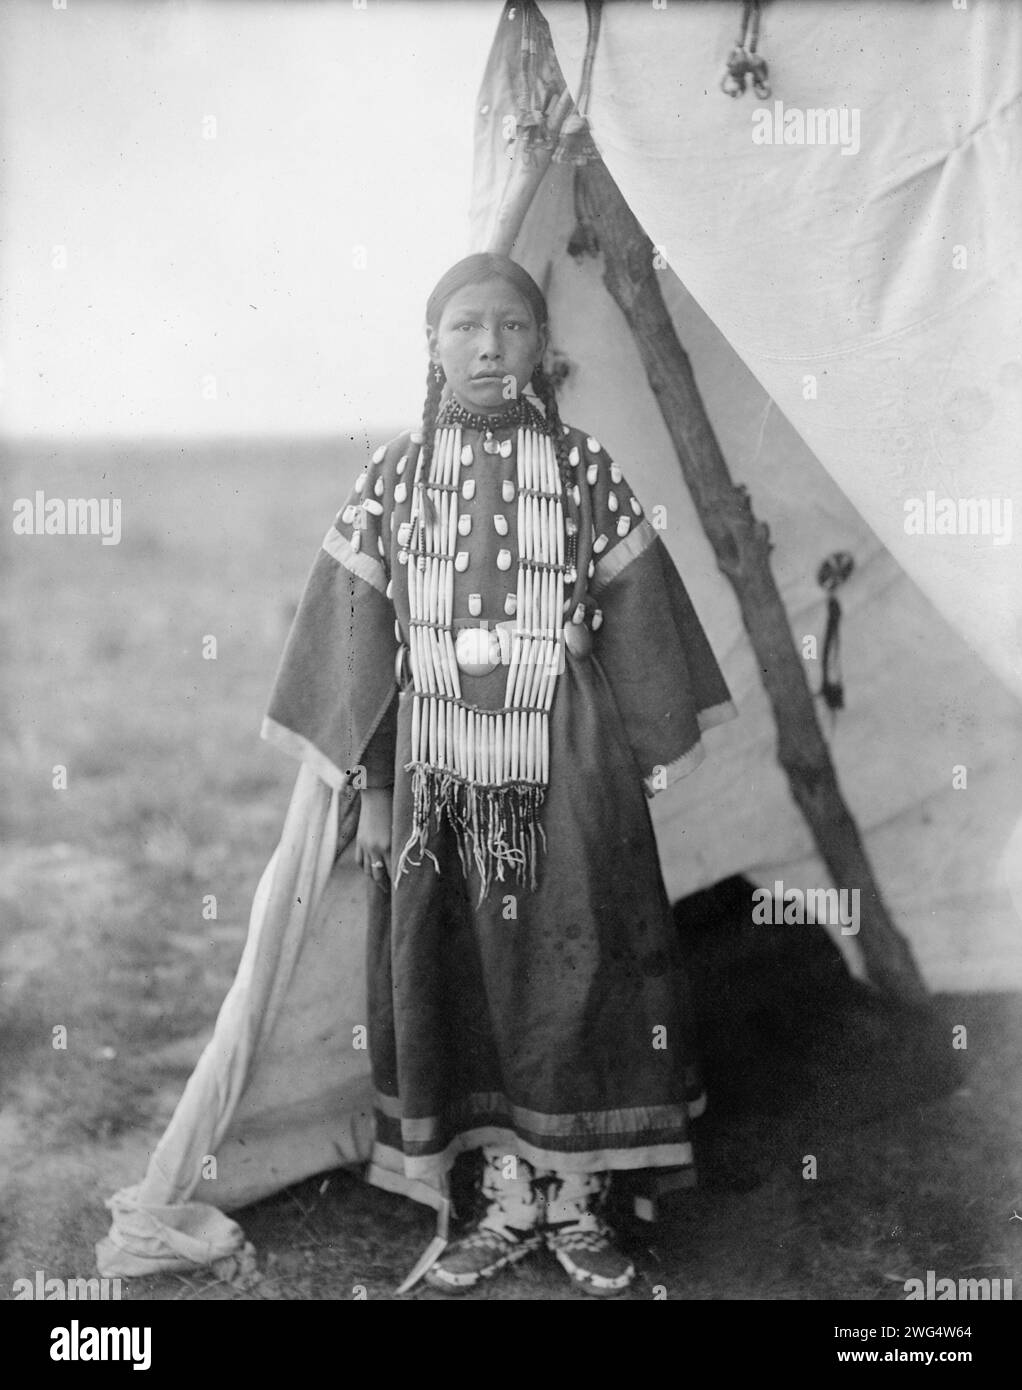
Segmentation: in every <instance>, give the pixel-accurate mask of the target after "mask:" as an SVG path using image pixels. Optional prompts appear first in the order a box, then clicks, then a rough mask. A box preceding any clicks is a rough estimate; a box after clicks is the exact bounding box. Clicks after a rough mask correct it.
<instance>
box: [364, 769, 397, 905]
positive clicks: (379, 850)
mask: <svg viewBox="0 0 1022 1390" xmlns="http://www.w3.org/2000/svg"><path fill="white" fill-rule="evenodd" d="M361 796H362V804H361V809H360V811H359V815H358V831H357V832H356V835H355V863H356V864H357V865H358V866H359V868H360V869H362V870H363V871H364V872H365V873H366V874H367V875H368V876H369V877H370V878H371V879H373V880H375V882H377V883H386V882H388V881H389V879H390V833H391V812H392V809H393V802H394V793H393V790H392V789H391V788H390V787H364V788H363V789H362V793H361Z"/></svg>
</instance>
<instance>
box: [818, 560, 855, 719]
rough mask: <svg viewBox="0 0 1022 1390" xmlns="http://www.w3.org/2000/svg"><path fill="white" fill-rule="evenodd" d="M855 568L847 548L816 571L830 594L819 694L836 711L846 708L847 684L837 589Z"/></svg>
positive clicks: (830, 708) (819, 580)
mask: <svg viewBox="0 0 1022 1390" xmlns="http://www.w3.org/2000/svg"><path fill="white" fill-rule="evenodd" d="M854 568H855V561H854V560H853V559H852V557H851V555H849V553H848V551H847V550H835V551H834V553H833V555H828V556H827V558H826V560H824V562H823V564H822V565H821V566H820V568H819V569H818V570H817V572H816V582H817V583H818V584H819V585H820V587H821V589H823V590H824V591H825V593H826V594H827V629H826V631H825V632H824V634H823V658H822V663H823V683H822V685H821V686H820V690H819V694H820V696H821V698H822V699H823V702H824V704H825V705H826V706H827V708H828V709H829V710H830V711H831V713H832V714H836V713H837V711H838V710H839V709H844V707H845V687H844V684H843V682H842V679H841V604H840V603H839V602H838V598H837V590H838V589H840V587H841V585H842V584H844V582H845V581H846V580H847V579H848V577H849V575H850V574H851V573H852V570H853V569H854Z"/></svg>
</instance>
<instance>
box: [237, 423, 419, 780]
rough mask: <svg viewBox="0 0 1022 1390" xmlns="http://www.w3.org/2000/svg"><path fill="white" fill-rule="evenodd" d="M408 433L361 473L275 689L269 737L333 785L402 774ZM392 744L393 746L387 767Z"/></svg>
mask: <svg viewBox="0 0 1022 1390" xmlns="http://www.w3.org/2000/svg"><path fill="white" fill-rule="evenodd" d="M399 445H400V440H398V441H395V442H394V444H393V445H390V446H384V447H381V448H380V449H378V450H377V451H376V453H375V454H374V455H373V458H372V461H371V463H370V464H369V465H368V467H367V468H366V469H365V471H364V472H362V473H361V474H360V475H359V477H358V479H357V480H356V482H355V485H354V487H353V488H352V490H351V493H350V494H349V496H348V499H347V501H346V502H345V504H344V507H343V508H342V509H341V511H340V512H339V513H338V515H337V517H336V518H335V520H334V523H333V525H332V526H331V527H330V529H329V530H328V531H327V534H326V536H325V537H324V539H323V544H322V546H321V548H320V551H319V554H318V555H317V556H316V559H315V561H314V562H313V566H312V570H311V573H310V574H309V578H308V581H307V583H306V586H305V590H304V592H303V594H302V598H301V601H300V603H299V605H298V612H297V613H296V615H295V620H294V623H293V624H292V627H291V632H290V634H289V636H288V639H287V644H286V646H285V648H284V655H283V657H282V658H281V663H280V668H279V670H278V672H277V678H276V681H275V684H274V687H273V692H272V694H271V697H270V703H269V707H268V709H267V714H266V718H265V719H264V720H263V729H262V733H263V737H264V738H266V739H267V740H269V741H270V742H271V743H274V744H276V745H277V746H278V747H280V748H283V749H284V750H285V751H286V752H288V753H291V754H293V755H294V756H295V757H298V758H301V759H302V760H303V761H305V762H307V763H308V764H309V765H310V766H311V767H312V768H313V769H314V771H316V772H317V773H318V775H319V776H320V777H322V778H323V780H324V781H325V782H327V783H328V784H329V785H330V786H333V787H338V788H341V787H346V786H348V785H349V784H350V783H355V773H356V771H357V769H359V768H365V769H366V773H367V777H368V779H369V780H368V785H372V786H385V785H387V784H388V783H387V780H386V779H387V777H388V771H389V779H390V781H391V782H392V781H393V751H394V740H395V737H396V721H395V715H396V705H397V685H396V681H395V674H394V660H395V656H396V654H397V648H398V640H397V636H396V634H395V613H394V606H393V603H392V602H391V597H390V594H391V590H390V574H389V567H388V566H389V549H390V548H389V546H388V544H387V539H386V538H389V533H388V530H387V528H388V527H389V509H388V507H387V506H386V505H385V503H384V500H383V499H384V498H385V495H386V491H387V489H386V488H385V477H386V475H387V470H388V467H390V468H392V466H393V463H394V459H395V458H396V454H397V452H399ZM388 748H389V751H390V754H391V757H390V764H389V770H388V764H387V755H388Z"/></svg>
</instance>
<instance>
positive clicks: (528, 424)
mask: <svg viewBox="0 0 1022 1390" xmlns="http://www.w3.org/2000/svg"><path fill="white" fill-rule="evenodd" d="M437 425H438V426H449V427H453V426H457V425H460V426H461V428H462V429H468V430H478V431H479V432H480V434H484V435H492V434H493V431H494V430H501V429H507V428H509V427H510V428H515V427H519V426H520V427H521V428H523V429H527V430H536V431H537V432H538V433H540V434H548V433H549V430H548V427H547V423H546V420H545V419H544V418H543V416H542V415H541V414H540V413H539V411H538V410H537V409H536V407H535V406H534V405H533V404H532V403H531V401H528V400H527V399H526V398H525V397H524V396H519V397H517V398H516V399H515V400H513V401H511V402H510V403H509V404H508V407H507V409H506V410H501V411H500V412H499V413H498V414H496V415H482V414H479V413H477V412H476V411H472V410H466V409H465V407H464V406H463V405H462V404H461V402H460V401H459V400H456V399H455V397H454V396H449V397H448V398H447V400H446V401H445V402H444V404H443V405H442V406H441V407H440V412H439V414H438V415H437Z"/></svg>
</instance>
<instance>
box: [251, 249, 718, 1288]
mask: <svg viewBox="0 0 1022 1390" xmlns="http://www.w3.org/2000/svg"><path fill="white" fill-rule="evenodd" d="M426 323H427V333H428V344H429V356H430V364H429V369H428V375H427V391H426V401H425V408H424V411H423V419H422V428H421V430H419V431H415V432H410V433H404V434H402V435H400V436H399V437H398V438H397V439H395V440H393V441H392V442H391V443H390V444H387V445H385V446H383V447H382V448H380V449H378V450H377V451H376V453H375V454H374V455H373V457H372V461H371V463H370V464H369V465H368V467H367V468H366V471H365V472H364V473H363V474H362V475H361V476H360V477H359V479H358V481H357V482H356V484H355V487H354V490H353V492H352V493H351V495H350V497H349V499H348V501H347V503H346V505H345V507H344V508H343V510H342V511H341V513H340V514H339V516H338V517H337V520H336V522H335V524H334V527H333V528H332V529H331V531H330V532H329V533H328V535H327V537H326V540H325V541H324V545H323V550H322V552H321V554H320V556H319V557H318V559H317V561H316V564H315V566H314V568H313V572H312V575H311V577H310V580H309V584H308V587H307V589H306V593H305V595H304V597H303V600H302V603H301V605H300V607H299V611H298V615H297V617H296V619H295V625H294V628H293V630H292V633H291V636H290V638H289V642H288V647H287V649H286V652H285V655H284V659H283V663H282V667H281V671H280V674H279V677H278V681H277V685H276V688H275V691H274V696H273V700H272V702H271V707H270V719H269V721H268V727H269V729H270V731H271V736H275V737H277V738H278V740H279V741H280V742H281V743H282V744H283V745H284V746H285V747H287V748H289V749H290V750H291V751H293V752H296V753H298V754H299V755H300V756H303V757H305V758H306V759H307V760H308V761H310V762H311V763H312V765H313V766H314V767H319V768H320V769H321V770H324V771H325V772H326V773H328V774H329V780H332V781H334V782H335V784H336V776H337V771H338V769H340V770H341V771H342V772H344V773H347V774H348V775H349V776H350V777H351V778H352V779H353V783H354V785H355V786H357V787H359V788H360V789H361V810H360V819H359V828H358V835H357V859H358V862H359V863H360V865H361V866H362V867H363V868H364V870H365V872H366V874H367V876H368V878H369V880H370V881H369V885H368V891H369V945H368V951H369V957H368V961H369V1046H370V1056H371V1061H372V1067H373V1077H374V1083H375V1087H376V1091H377V1105H376V1116H375V1118H376V1135H377V1142H376V1148H375V1154H374V1163H373V1168H372V1172H371V1176H372V1177H373V1178H374V1180H376V1181H380V1182H382V1183H383V1184H384V1185H386V1184H387V1182H388V1175H390V1178H391V1185H393V1186H395V1187H401V1185H402V1184H404V1186H403V1187H402V1190H408V1187H407V1184H408V1183H409V1182H413V1183H423V1184H426V1185H428V1186H430V1187H433V1188H439V1189H441V1190H444V1189H445V1185H446V1182H447V1176H448V1173H449V1170H450V1168H451V1166H452V1164H453V1162H454V1159H455V1158H456V1156H457V1155H458V1154H459V1153H460V1152H463V1151H465V1150H468V1149H474V1148H482V1150H483V1194H484V1198H485V1203H486V1209H485V1213H484V1215H483V1217H482V1219H481V1220H480V1221H479V1223H478V1225H477V1226H476V1227H475V1228H474V1229H473V1230H472V1231H471V1232H470V1233H469V1234H468V1235H467V1236H466V1237H464V1238H463V1239H461V1240H460V1241H457V1242H456V1243H454V1244H452V1245H449V1246H448V1247H447V1248H446V1250H445V1251H444V1252H443V1254H442V1255H441V1257H440V1259H439V1260H438V1261H437V1262H436V1263H435V1264H434V1265H433V1267H432V1268H431V1270H430V1271H429V1273H428V1275H427V1279H428V1280H429V1282H430V1283H431V1284H433V1285H434V1287H437V1288H440V1289H443V1290H445V1291H447V1292H451V1293H460V1292H464V1291H465V1290H467V1289H469V1288H471V1287H472V1286H473V1285H474V1284H476V1283H478V1282H479V1280H480V1279H483V1278H487V1277H489V1276H491V1275H493V1274H495V1273H496V1272H497V1271H498V1270H500V1269H502V1268H504V1267H505V1266H507V1265H510V1264H512V1263H513V1262H515V1261H517V1260H519V1259H521V1258H523V1257H524V1256H526V1255H528V1254H529V1253H530V1252H532V1251H534V1250H536V1249H538V1248H539V1247H541V1246H543V1245H545V1246H546V1247H547V1248H548V1249H549V1250H551V1251H553V1252H554V1254H555V1255H556V1257H557V1259H558V1260H559V1261H560V1263H561V1265H562V1266H563V1267H564V1269H565V1270H566V1271H567V1273H568V1275H569V1276H570V1277H571V1278H572V1279H573V1280H575V1281H576V1282H577V1283H578V1284H579V1285H581V1287H582V1288H583V1289H585V1290H586V1291H587V1292H590V1293H594V1294H615V1293H618V1292H620V1291H621V1290H623V1289H625V1288H626V1287H627V1286H628V1285H629V1283H630V1282H631V1281H632V1279H633V1278H634V1270H633V1268H632V1265H631V1264H630V1262H629V1260H628V1259H627V1258H626V1257H625V1256H624V1255H623V1254H622V1253H621V1252H620V1251H619V1250H618V1249H617V1247H616V1245H615V1243H614V1239H613V1234H612V1232H611V1231H610V1229H609V1227H608V1226H607V1224H606V1222H605V1220H604V1218H603V1216H602V1214H601V1209H602V1206H603V1202H604V1198H605V1196H606V1191H607V1183H608V1180H609V1175H610V1173H611V1172H613V1171H614V1170H617V1169H639V1168H654V1167H662V1166H666V1167H679V1166H683V1165H685V1164H687V1163H690V1162H691V1158H692V1156H691V1149H690V1144H689V1118H690V1116H691V1115H692V1113H693V1107H694V1106H696V1105H697V1104H698V1103H699V1101H700V1088H699V1083H698V1077H697V1073H696V1070H695V1067H694V1064H693V1053H692V1046H691V1024H692V1015H691V1009H690V1006H689V1003H688V999H687V993H686V984H685V979H684V976H683V974H682V969H681V963H680V961H679V956H678V947H677V944H676V937H675V931H674V927H673V923H672V918H671V911H670V904H669V903H668V900H667V896H666V892H665V889H664V885H663V880H662V878H661V874H660V866H659V862H658V858H657V849H656V844H655V841H654V837H653V830H652V825H651V821H650V817H649V811H648V807H647V796H650V795H652V794H653V793H654V792H655V791H657V790H659V789H661V788H662V787H665V786H667V785H668V784H669V783H670V782H671V781H672V780H673V779H674V778H675V777H677V776H680V775H683V774H684V773H686V772H688V771H690V770H691V769H692V768H694V767H695V766H696V765H697V763H698V762H699V761H700V760H701V758H702V747H701V744H700V741H699V740H700V730H701V729H703V728H705V727H707V726H708V725H710V724H714V723H717V722H720V721H721V720H722V719H726V718H729V717H730V716H731V715H732V714H733V713H734V711H733V707H732V705H731V703H730V699H729V695H728V691H727V687H726V686H725V684H724V681H723V678H722V676H721V674H720V671H719V669H718V667H717V663H716V661H715V660H714V657H713V654H712V652H711V651H710V648H709V645H708V643H707V640H706V637H705V635H704V633H703V630H702V628H701V626H700V624H699V621H698V619H697V617H696V615H695V613H694V611H693V609H692V606H691V603H690V601H689V599H688V595H687V593H686V591H685V588H684V586H683V584H682V582H681V579H680V578H679V576H678V574H677V572H676V570H675V568H674V566H673V564H672V562H671V560H670V558H669V556H668V553H667V551H666V549H665V547H664V545H663V543H662V541H661V540H660V538H659V535H658V532H657V531H656V530H655V529H654V527H653V526H652V525H651V523H650V522H649V521H648V520H647V519H646V518H645V516H644V514H643V510H642V507H641V506H640V504H639V502H638V500H637V499H636V498H635V496H634V494H633V493H632V491H631V489H630V488H629V486H628V484H627V482H626V481H625V479H624V478H623V477H622V474H621V471H620V470H619V469H618V468H617V466H616V465H615V464H614V463H613V462H612V461H611V459H610V458H609V457H608V455H607V453H606V452H605V450H604V449H603V448H602V447H601V446H600V444H599V443H598V442H597V441H596V440H595V439H594V438H592V436H590V435H587V434H586V433H585V432H584V431H582V430H577V429H573V428H571V427H570V426H567V425H564V424H562V422H561V420H560V416H559V414H558V409H557V400H556V396H555V393H554V389H553V386H552V384H551V381H550V379H549V377H548V376H547V375H546V373H545V372H544V369H543V365H542V361H543V354H544V350H545V348H546V345H547V307H546V303H545V301H544V299H543V295H542V293H541V292H540V290H539V288H538V286H537V285H536V284H535V282H534V281H533V280H532V279H531V277H530V276H529V275H528V274H527V273H526V272H525V271H524V270H523V269H522V268H521V267H520V266H518V265H517V264H515V263H514V262H512V261H510V260H508V259H506V258H505V257H501V256H494V255H475V256H469V257H468V258H467V259H466V260H463V261H460V262H459V263H458V264H457V265H455V266H453V267H452V269H451V270H449V271H448V272H447V274H445V275H444V276H443V278H442V279H441V281H440V283H439V284H438V285H437V287H436V289H435V290H434V291H433V294H432V295H431V296H430V299H429V302H428V305H427V310H426ZM530 393H531V394H530Z"/></svg>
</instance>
